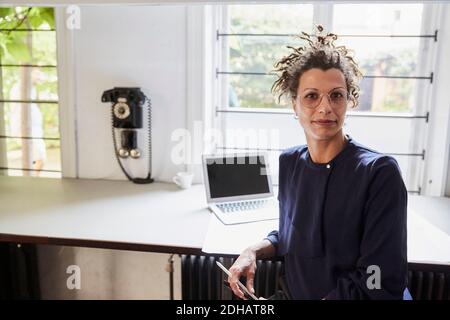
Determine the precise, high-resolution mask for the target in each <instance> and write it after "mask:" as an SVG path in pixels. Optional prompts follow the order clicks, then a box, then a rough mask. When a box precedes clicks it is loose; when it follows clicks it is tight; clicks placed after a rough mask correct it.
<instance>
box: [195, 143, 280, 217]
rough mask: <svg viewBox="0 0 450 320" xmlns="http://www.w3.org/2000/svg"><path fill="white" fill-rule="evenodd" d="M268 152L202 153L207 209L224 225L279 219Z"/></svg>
mask: <svg viewBox="0 0 450 320" xmlns="http://www.w3.org/2000/svg"><path fill="white" fill-rule="evenodd" d="M267 160H268V156H267V153H256V152H255V153H243V154H237V153H233V154H221V155H203V156H202V165H203V177H204V183H205V189H206V199H207V202H208V206H209V209H210V210H211V211H212V212H214V214H215V215H216V216H217V218H219V220H220V221H222V223H224V224H226V225H231V224H240V223H249V222H255V221H262V220H274V219H278V216H279V207H278V200H277V199H276V198H275V197H274V196H273V189H272V181H271V177H270V173H269V167H268V161H267Z"/></svg>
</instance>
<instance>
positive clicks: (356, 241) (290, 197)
mask: <svg viewBox="0 0 450 320" xmlns="http://www.w3.org/2000/svg"><path fill="white" fill-rule="evenodd" d="M347 138H348V139H349V140H348V142H347V144H346V145H345V147H344V149H343V150H342V151H341V152H340V153H339V154H338V155H336V157H335V158H334V159H333V160H331V161H330V162H328V163H325V164H317V163H314V162H313V161H312V159H311V157H310V154H309V152H308V147H307V145H302V146H296V147H292V148H289V149H287V150H285V151H283V153H282V154H281V155H280V158H279V164H280V167H279V191H278V200H279V205H280V225H279V229H278V231H273V232H271V233H270V234H269V235H268V236H267V239H268V240H270V241H271V242H272V243H273V245H274V246H275V248H276V252H277V255H278V256H282V257H284V261H285V277H286V280H287V281H286V283H287V285H288V288H289V291H290V293H291V295H292V297H293V298H294V299H322V298H326V299H402V296H403V290H404V289H405V287H406V281H407V256H406V254H407V248H406V215H407V191H406V188H405V185H404V182H403V180H402V177H401V172H400V168H399V166H398V164H397V161H396V160H395V159H394V158H393V157H390V156H387V155H384V154H381V153H379V152H376V151H374V150H371V149H369V148H367V147H365V146H363V145H361V144H359V143H357V142H356V141H354V140H353V139H352V138H351V137H350V136H348V135H347ZM369 266H371V267H369ZM372 266H375V267H372ZM376 267H378V268H379V271H380V273H379V275H380V276H381V277H380V280H381V281H380V284H381V288H379V289H378V288H373V286H374V285H375V286H376V280H375V278H374V276H376V273H377V272H374V269H372V268H376ZM368 282H369V283H370V284H371V285H368Z"/></svg>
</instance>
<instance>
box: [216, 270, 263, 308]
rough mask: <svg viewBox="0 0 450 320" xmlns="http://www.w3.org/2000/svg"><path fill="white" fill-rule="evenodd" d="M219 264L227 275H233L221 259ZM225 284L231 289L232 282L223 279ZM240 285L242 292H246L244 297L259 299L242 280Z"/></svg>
mask: <svg viewBox="0 0 450 320" xmlns="http://www.w3.org/2000/svg"><path fill="white" fill-rule="evenodd" d="M216 264H217V266H218V267H219V268H220V269H221V270H222V271H223V272H224V273H225V274H226V275H227V276H231V273H230V271H228V269H227V268H225V267H224V265H223V264H221V263H220V262H219V261H216ZM223 284H224V285H225V286H226V287H228V288H229V289H230V290H231V287H230V284H229V283H228V281H227V280H224V281H223ZM238 286H239V288H240V289H241V290H242V292H243V293H244V297H245V298H246V299H248V300H259V299H258V297H257V296H255V295H254V294H253V293H251V292H250V291H248V289H247V287H246V286H244V285H243V284H242V282H240V281H239V280H238Z"/></svg>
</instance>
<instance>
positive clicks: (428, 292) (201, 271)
mask: <svg viewBox="0 0 450 320" xmlns="http://www.w3.org/2000/svg"><path fill="white" fill-rule="evenodd" d="M216 261H219V262H220V263H222V264H223V265H224V266H225V267H227V268H229V267H230V266H231V265H232V264H233V262H234V259H232V258H225V257H213V256H196V255H182V256H181V281H182V282H181V290H182V299H184V300H230V299H233V295H232V294H231V291H230V290H229V289H228V288H226V287H225V286H223V280H226V278H227V277H226V275H224V273H223V272H222V271H221V270H220V269H219V268H218V267H217V266H216ZM282 266H283V262H282V261H271V260H264V261H262V260H258V261H257V272H256V275H255V282H254V286H255V294H256V296H258V297H259V296H262V297H269V296H271V295H273V294H274V293H275V290H276V289H277V288H278V283H277V281H278V276H279V274H280V272H281V270H282ZM408 269H409V270H408V289H409V291H410V293H411V295H412V297H413V299H414V300H450V266H445V265H432V264H416V263H410V264H409V265H408Z"/></svg>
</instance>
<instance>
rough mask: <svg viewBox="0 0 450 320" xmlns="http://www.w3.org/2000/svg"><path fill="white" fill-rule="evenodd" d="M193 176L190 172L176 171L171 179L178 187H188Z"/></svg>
mask: <svg viewBox="0 0 450 320" xmlns="http://www.w3.org/2000/svg"><path fill="white" fill-rule="evenodd" d="M193 177H194V175H193V174H192V173H190V172H178V173H177V175H176V176H175V177H173V178H172V180H173V182H174V183H175V184H176V185H177V186H179V187H180V188H182V189H188V188H190V186H191V184H192V178H193Z"/></svg>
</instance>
